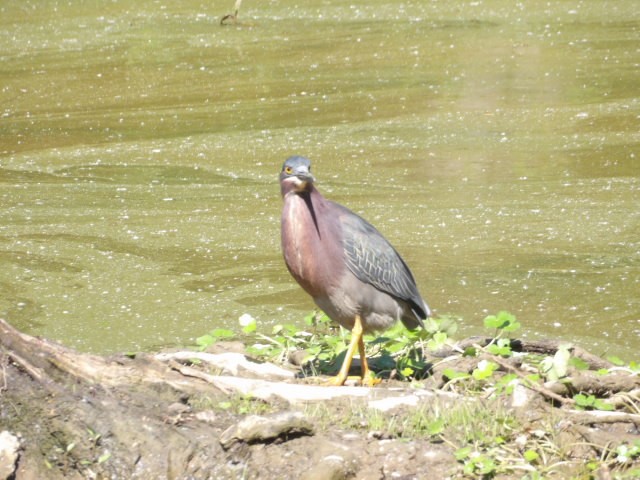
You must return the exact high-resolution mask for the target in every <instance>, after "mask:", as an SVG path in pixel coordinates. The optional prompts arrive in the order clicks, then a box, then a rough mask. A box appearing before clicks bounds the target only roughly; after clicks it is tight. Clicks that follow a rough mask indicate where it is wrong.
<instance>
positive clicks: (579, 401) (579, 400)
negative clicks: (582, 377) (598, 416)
mask: <svg viewBox="0 0 640 480" xmlns="http://www.w3.org/2000/svg"><path fill="white" fill-rule="evenodd" d="M573 399H574V400H575V402H576V405H577V406H578V407H583V408H589V407H593V404H594V403H595V401H596V397H594V396H593V395H588V396H587V395H585V394H583V393H578V394H576V395H574V396H573Z"/></svg>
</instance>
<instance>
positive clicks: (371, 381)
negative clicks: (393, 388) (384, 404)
mask: <svg viewBox="0 0 640 480" xmlns="http://www.w3.org/2000/svg"><path fill="white" fill-rule="evenodd" d="M381 381H382V379H380V378H378V377H374V376H373V375H369V376H368V377H362V386H363V387H375V386H376V385H378V384H379V383H380V382H381Z"/></svg>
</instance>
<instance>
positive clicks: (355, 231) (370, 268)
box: [340, 207, 428, 319]
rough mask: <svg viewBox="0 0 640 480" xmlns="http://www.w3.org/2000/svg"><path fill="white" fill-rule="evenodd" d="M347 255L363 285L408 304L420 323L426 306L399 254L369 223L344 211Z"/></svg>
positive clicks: (341, 219) (343, 232) (341, 220)
mask: <svg viewBox="0 0 640 480" xmlns="http://www.w3.org/2000/svg"><path fill="white" fill-rule="evenodd" d="M342 208H343V209H344V210H343V213H342V215H340V223H341V225H342V235H343V242H344V253H345V258H346V262H347V266H348V267H349V270H351V272H352V273H353V274H354V275H355V276H356V277H357V278H358V279H359V280H360V281H362V282H365V283H368V284H370V285H373V286H374V287H376V288H377V289H378V290H381V291H383V292H385V293H388V294H389V295H391V296H392V297H395V298H397V299H399V300H403V301H404V302H406V303H408V304H409V305H410V307H411V309H412V310H413V311H414V314H415V315H416V316H417V317H419V318H420V319H423V318H426V316H427V314H428V312H427V308H428V307H427V306H426V305H425V303H424V301H423V300H422V298H421V297H420V293H419V292H418V288H417V287H416V282H415V280H414V278H413V275H412V274H411V271H410V270H409V267H408V266H407V264H406V263H405V262H404V260H402V257H400V254H399V253H398V252H397V251H396V250H395V249H394V248H393V246H392V245H391V244H390V243H389V242H388V241H387V239H385V238H384V237H383V236H382V234H381V233H380V232H378V230H376V228H375V227H374V226H373V225H371V224H370V223H369V222H367V221H366V220H364V219H363V218H361V217H359V216H358V215H356V214H355V213H353V212H351V211H350V210H348V209H346V208H344V207H342Z"/></svg>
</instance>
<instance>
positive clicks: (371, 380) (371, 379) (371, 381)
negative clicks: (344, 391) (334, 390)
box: [322, 374, 382, 387]
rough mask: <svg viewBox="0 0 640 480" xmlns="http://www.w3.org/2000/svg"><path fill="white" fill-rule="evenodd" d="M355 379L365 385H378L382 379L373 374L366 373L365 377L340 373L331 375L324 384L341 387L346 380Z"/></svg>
mask: <svg viewBox="0 0 640 480" xmlns="http://www.w3.org/2000/svg"><path fill="white" fill-rule="evenodd" d="M350 380H353V381H354V382H356V384H359V385H362V386H363V387H375V386H376V385H378V384H379V383H380V382H381V381H382V380H381V379H379V378H377V377H375V376H374V375H372V374H369V375H366V376H364V377H355V376H350V377H344V378H343V377H341V376H340V375H337V376H335V377H331V378H330V379H328V380H327V381H326V382H323V383H322V384H323V385H324V386H325V387H341V386H343V385H344V384H345V382H347V381H350Z"/></svg>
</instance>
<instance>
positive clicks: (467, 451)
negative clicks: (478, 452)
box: [454, 447, 473, 461]
mask: <svg viewBox="0 0 640 480" xmlns="http://www.w3.org/2000/svg"><path fill="white" fill-rule="evenodd" d="M472 451H473V449H472V448H471V447H462V448H459V449H458V450H456V451H455V453H454V455H455V457H456V460H458V461H461V460H464V459H465V458H468V457H469V455H471V452H472Z"/></svg>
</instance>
